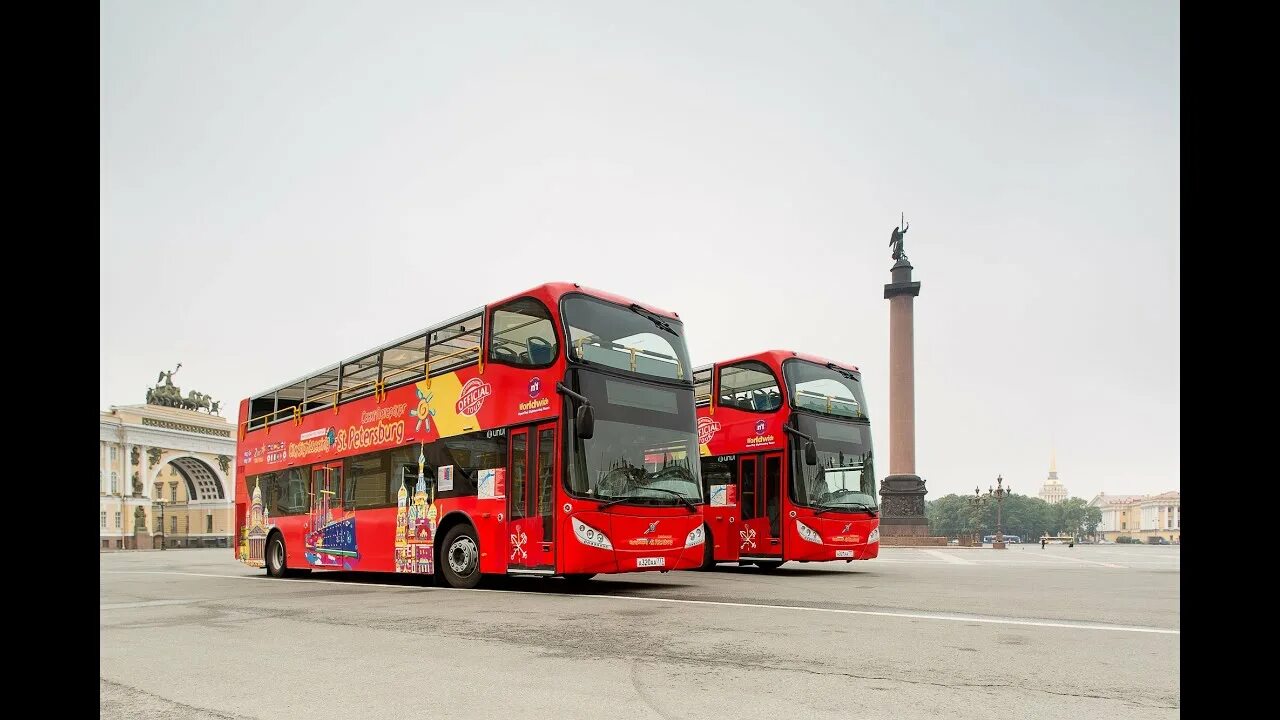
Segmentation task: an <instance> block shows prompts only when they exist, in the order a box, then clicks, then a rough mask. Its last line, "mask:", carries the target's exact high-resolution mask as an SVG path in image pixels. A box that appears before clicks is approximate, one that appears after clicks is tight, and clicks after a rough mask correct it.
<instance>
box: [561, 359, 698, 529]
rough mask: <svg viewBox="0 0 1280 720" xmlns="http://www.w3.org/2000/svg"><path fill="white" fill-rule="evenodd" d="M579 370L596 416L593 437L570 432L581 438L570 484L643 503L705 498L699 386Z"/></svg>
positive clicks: (580, 491) (583, 492)
mask: <svg viewBox="0 0 1280 720" xmlns="http://www.w3.org/2000/svg"><path fill="white" fill-rule="evenodd" d="M575 375H576V376H577V378H578V382H579V386H580V389H579V392H581V393H582V394H583V395H586V396H587V397H589V398H591V402H592V406H593V407H594V409H595V418H596V419H595V432H594V434H593V435H592V437H591V439H589V440H583V439H582V438H579V437H578V436H577V433H576V432H575V431H572V430H571V431H570V432H569V437H571V438H573V443H574V445H573V453H572V455H573V462H572V464H571V465H572V471H571V473H570V476H569V478H568V481H569V491H570V492H571V493H573V494H574V495H578V496H582V497H589V498H592V499H597V500H610V499H625V502H628V503H634V504H641V505H673V504H683V503H685V502H686V501H687V502H692V503H700V502H702V481H701V479H700V462H699V456H698V436H697V433H695V432H694V425H695V423H694V410H693V392H692V389H683V388H669V387H661V386H657V385H649V384H642V383H637V382H632V381H627V380H622V379H618V378H612V377H607V376H604V375H600V374H597V373H591V372H585V371H581V370H579V371H576V373H575ZM572 424H573V423H572V420H571V421H570V425H572Z"/></svg>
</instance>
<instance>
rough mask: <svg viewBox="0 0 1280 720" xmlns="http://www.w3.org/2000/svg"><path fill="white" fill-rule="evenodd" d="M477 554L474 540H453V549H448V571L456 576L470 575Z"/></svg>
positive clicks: (464, 538) (467, 538)
mask: <svg viewBox="0 0 1280 720" xmlns="http://www.w3.org/2000/svg"><path fill="white" fill-rule="evenodd" d="M479 554H480V553H479V551H478V550H477V548H476V543H475V541H474V540H472V539H471V538H469V537H460V538H458V539H457V540H454V541H453V547H450V548H449V569H450V570H453V571H454V572H455V573H457V574H458V575H470V574H471V569H472V567H473V566H474V563H475V559H476V557H477V556H478V555H479Z"/></svg>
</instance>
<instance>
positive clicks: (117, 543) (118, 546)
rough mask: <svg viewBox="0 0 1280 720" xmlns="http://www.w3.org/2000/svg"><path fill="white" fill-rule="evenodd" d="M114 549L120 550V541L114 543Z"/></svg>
mask: <svg viewBox="0 0 1280 720" xmlns="http://www.w3.org/2000/svg"><path fill="white" fill-rule="evenodd" d="M116 549H117V550H119V549H120V541H119V540H117V541H116Z"/></svg>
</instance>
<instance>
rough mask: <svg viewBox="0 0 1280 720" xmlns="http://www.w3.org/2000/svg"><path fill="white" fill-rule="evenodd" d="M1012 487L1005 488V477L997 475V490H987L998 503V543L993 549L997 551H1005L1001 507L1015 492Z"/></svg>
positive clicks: (993, 545)
mask: <svg viewBox="0 0 1280 720" xmlns="http://www.w3.org/2000/svg"><path fill="white" fill-rule="evenodd" d="M1012 487H1013V486H1009V487H1005V485H1004V476H1002V475H997V476H996V486H995V488H994V489H992V488H990V487H988V488H987V495H988V496H989V497H992V498H995V501H996V541H995V542H994V543H992V547H993V548H995V549H996V550H1003V549H1004V533H1003V532H1002V531H1001V527H1000V506H1001V505H1002V504H1004V499H1005V498H1006V497H1009V494H1010V493H1012V492H1013V489H1012Z"/></svg>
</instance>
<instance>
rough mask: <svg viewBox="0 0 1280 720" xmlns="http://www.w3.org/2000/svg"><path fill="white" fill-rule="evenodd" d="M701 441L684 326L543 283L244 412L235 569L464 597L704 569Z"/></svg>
mask: <svg viewBox="0 0 1280 720" xmlns="http://www.w3.org/2000/svg"><path fill="white" fill-rule="evenodd" d="M318 344H322V345H325V346H327V345H330V344H332V342H331V341H330V340H327V339H326V340H325V342H324V343H318ZM260 351H265V350H260ZM695 426H696V418H695V409H694V399H693V383H692V373H691V372H690V370H689V364H688V352H687V350H686V346H685V340H684V329H683V326H682V324H681V322H680V320H679V318H678V317H677V316H676V315H675V314H674V313H669V312H666V311H662V310H658V309H656V308H652V307H648V306H643V305H640V304H638V303H634V302H632V301H630V300H626V299H624V298H621V297H618V296H616V295H611V294H608V293H604V292H599V291H596V290H589V289H586V288H582V287H580V286H578V285H576V284H569V283H553V284H547V285H542V286H539V287H536V288H533V289H531V290H529V291H527V292H523V293H520V294H518V295H515V296H513V297H509V298H506V299H503V300H499V301H498V302H495V303H492V304H490V305H487V306H485V307H482V308H479V309H476V310H474V311H472V312H469V313H465V314H463V315H460V316H458V317H455V318H453V319H451V320H447V321H445V322H442V323H439V324H437V325H434V326H431V327H429V328H426V329H424V330H422V331H420V332H416V333H413V334H411V335H408V336H406V337H403V338H400V339H398V340H395V341H392V342H389V343H386V344H383V345H380V346H378V347H376V348H373V349H372V350H369V351H366V352H363V353H360V354H358V355H356V356H354V357H351V358H349V359H347V360H343V361H341V362H338V363H335V364H333V365H329V366H327V367H325V368H323V369H322V370H320V371H318V372H315V373H311V374H309V375H306V376H303V377H301V378H298V379H296V380H293V381H291V382H287V383H284V384H282V385H279V386H277V387H273V388H271V389H269V390H266V391H264V392H261V393H258V394H256V395H253V396H251V397H249V398H247V399H245V400H243V401H241V403H240V430H239V442H238V447H237V454H236V471H237V472H236V480H237V482H236V518H237V537H238V543H237V549H236V555H237V557H239V558H240V559H241V560H243V561H244V562H246V563H248V564H250V565H254V566H257V567H263V566H265V567H266V569H267V572H268V573H269V574H270V575H273V576H280V575H283V574H285V573H287V572H289V571H294V570H298V571H308V570H311V569H316V568H323V569H337V570H361V571H380V572H397V573H420V574H435V573H439V575H440V576H441V577H442V578H443V579H444V581H445V582H446V583H447V584H449V585H451V586H453V587H474V586H475V585H476V584H477V583H478V582H479V580H480V579H481V575H483V574H531V575H560V576H564V577H566V578H570V579H584V578H589V577H591V576H592V575H594V574H597V573H613V572H627V571H635V570H662V571H665V570H675V569H683V568H692V567H697V566H698V565H699V564H700V563H701V562H702V547H701V546H702V539H703V526H702V515H701V504H702V502H703V496H702V485H701V482H700V479H699V464H698V442H697V435H696V432H695Z"/></svg>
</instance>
